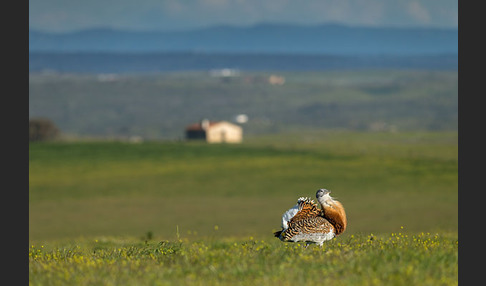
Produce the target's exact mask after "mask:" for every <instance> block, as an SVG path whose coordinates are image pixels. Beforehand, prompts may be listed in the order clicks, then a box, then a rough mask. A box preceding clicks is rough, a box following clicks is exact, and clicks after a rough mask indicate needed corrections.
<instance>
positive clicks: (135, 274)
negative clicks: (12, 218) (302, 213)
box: [29, 131, 458, 285]
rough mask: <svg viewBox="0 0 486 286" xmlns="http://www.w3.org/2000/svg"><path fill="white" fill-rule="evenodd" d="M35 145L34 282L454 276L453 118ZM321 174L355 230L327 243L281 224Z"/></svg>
mask: <svg viewBox="0 0 486 286" xmlns="http://www.w3.org/2000/svg"><path fill="white" fill-rule="evenodd" d="M29 148H30V150H29V185H30V192H29V240H30V244H31V246H30V256H29V270H30V278H29V279H30V282H31V283H32V284H33V285H55V283H59V285H69V284H71V285H88V284H93V283H94V284H103V285H121V284H126V285H134V284H142V285H157V284H160V285H180V284H191V285H203V284H210V285H218V284H230V283H231V284H247V285H248V284H253V285H255V283H256V284H267V285H273V284H275V283H281V284H293V283H295V282H296V281H297V282H298V283H299V282H320V281H324V282H331V281H339V282H337V283H336V282H335V284H338V285H339V284H342V285H348V284H354V285H367V284H369V285H374V284H376V285H383V284H386V285H399V284H412V285H419V284H421V285H438V284H447V285H453V284H457V270H458V266H457V245H458V240H457V239H458V235H457V227H458V207H457V202H458V197H457V195H458V192H457V189H458V156H457V152H458V150H457V148H458V142H457V132H450V133H445V132H442V133H351V132H338V131H322V132H317V131H302V132H299V133H295V134H285V135H269V136H266V137H263V136H259V137H254V138H246V139H245V143H243V144H239V145H207V144H202V143H189V142H146V143H141V144H129V143H123V142H51V143H31V144H30V147H29ZM318 188H327V189H329V190H331V191H332V193H331V195H333V196H334V197H336V198H337V199H338V200H340V201H341V202H342V203H343V204H344V206H345V208H346V210H347V215H348V229H347V230H346V232H345V233H344V234H343V235H341V236H339V237H337V238H336V239H334V240H333V241H330V242H328V243H327V244H325V246H324V248H323V249H319V248H318V247H314V246H312V247H309V248H307V249H303V247H302V245H300V244H289V243H282V242H280V241H279V240H278V239H276V238H274V237H273V236H272V232H273V231H275V230H278V229H279V228H280V217H281V215H282V213H283V212H284V211H285V210H287V209H288V208H289V207H291V206H292V205H293V204H295V202H296V200H297V198H298V197H300V196H309V197H314V195H315V191H316V190H317V189H318ZM370 237H373V238H374V239H373V240H370ZM321 276H324V277H325V278H322V277H321ZM335 279H338V280H335ZM57 281H58V282H57Z"/></svg>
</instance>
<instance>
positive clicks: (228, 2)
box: [29, 0, 458, 32]
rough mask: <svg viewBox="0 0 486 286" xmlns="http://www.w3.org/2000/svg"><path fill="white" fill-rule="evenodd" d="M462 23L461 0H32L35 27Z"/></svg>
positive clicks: (453, 25) (31, 18)
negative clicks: (459, 19) (459, 5)
mask: <svg viewBox="0 0 486 286" xmlns="http://www.w3.org/2000/svg"><path fill="white" fill-rule="evenodd" d="M262 22H267V23H299V24H322V23H341V24H347V25H367V26H400V27H411V26H420V27H447V28H457V27H458V0H422V1H418V0H29V26H30V28H32V29H37V30H43V31H52V32H62V31H71V30H80V29H85V28H93V27H112V28H123V29H132V30H181V29H191V28H201V27H207V26H212V25H218V24H231V25H237V26H248V25H252V24H256V23H262Z"/></svg>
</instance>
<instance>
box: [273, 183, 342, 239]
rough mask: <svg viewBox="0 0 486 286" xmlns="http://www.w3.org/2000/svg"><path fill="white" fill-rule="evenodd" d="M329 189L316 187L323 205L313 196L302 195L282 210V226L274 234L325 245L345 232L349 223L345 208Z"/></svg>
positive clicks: (317, 195) (317, 196)
mask: <svg viewBox="0 0 486 286" xmlns="http://www.w3.org/2000/svg"><path fill="white" fill-rule="evenodd" d="M330 193H331V192H330V191H328V190H326V189H319V190H317V193H316V198H317V201H318V202H319V204H320V205H321V208H319V206H318V205H317V204H316V203H315V202H314V201H313V200H311V199H310V198H303V197H301V198H299V199H298V200H297V204H296V205H295V206H293V207H292V208H290V209H289V210H288V211H286V212H285V213H284V214H283V216H282V230H280V231H277V232H275V233H274V234H275V236H276V237H278V238H279V239H280V240H281V241H288V242H297V241H305V242H307V245H309V244H310V243H317V244H318V245H319V246H322V243H323V242H324V241H326V240H330V239H333V238H334V237H336V236H337V235H339V234H341V233H343V232H344V231H345V230H346V225H347V220H346V212H345V211H344V207H343V205H342V204H341V203H340V202H339V201H337V200H335V199H333V198H332V197H331V196H330V195H329V194H330ZM307 245H306V246H307Z"/></svg>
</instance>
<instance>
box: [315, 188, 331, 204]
mask: <svg viewBox="0 0 486 286" xmlns="http://www.w3.org/2000/svg"><path fill="white" fill-rule="evenodd" d="M330 193H331V191H329V190H326V189H319V190H317V192H316V198H317V201H319V203H320V204H321V205H323V206H330V205H331V204H333V203H334V199H333V198H332V197H331V196H330V195H329V194H330Z"/></svg>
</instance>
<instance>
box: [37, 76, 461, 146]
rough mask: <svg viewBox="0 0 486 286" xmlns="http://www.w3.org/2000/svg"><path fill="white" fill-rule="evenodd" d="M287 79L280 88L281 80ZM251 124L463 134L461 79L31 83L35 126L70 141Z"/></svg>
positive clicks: (266, 129)
mask: <svg viewBox="0 0 486 286" xmlns="http://www.w3.org/2000/svg"><path fill="white" fill-rule="evenodd" d="M272 74H275V75H279V76H283V77H284V78H285V83H284V84H283V85H271V84H269V82H268V79H269V77H270V76H271V75H272ZM237 114H247V115H248V117H249V121H248V123H246V124H244V125H243V128H244V133H245V135H248V136H251V135H258V134H269V133H271V134H276V133H280V132H289V131H293V130H300V129H303V128H305V129H310V130H327V129H349V130H358V131H367V130H371V131H416V130H422V131H457V127H458V123H457V122H458V73H457V71H424V70H422V71H414V70H358V71H328V72H271V71H269V72H243V71H241V72H240V73H239V74H238V76H236V77H230V78H221V77H215V76H213V75H212V74H211V72H183V73H160V74H138V75H129V74H124V75H96V74H56V73H48V72H47V73H31V74H30V76H29V116H30V117H31V118H33V117H47V118H50V119H52V120H53V121H54V123H55V124H56V125H58V126H59V128H60V129H61V131H62V132H63V133H64V135H65V136H68V137H75V138H78V137H105V138H106V137H111V138H126V137H129V136H135V135H136V136H142V137H143V138H146V139H171V140H176V139H180V138H182V137H183V136H184V128H185V127H186V126H187V125H189V124H191V123H194V122H196V121H199V120H201V119H202V118H209V119H211V120H228V121H232V120H233V119H234V117H235V116H236V115H237Z"/></svg>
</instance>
